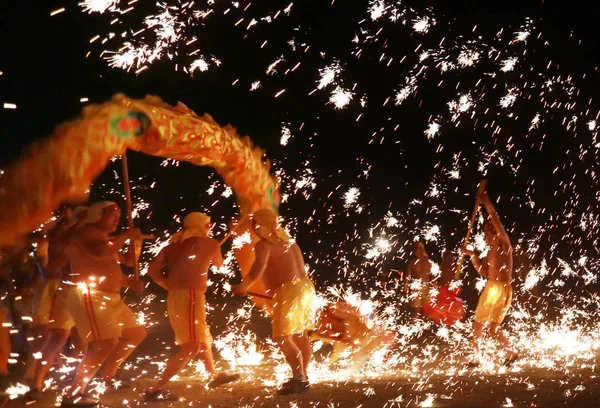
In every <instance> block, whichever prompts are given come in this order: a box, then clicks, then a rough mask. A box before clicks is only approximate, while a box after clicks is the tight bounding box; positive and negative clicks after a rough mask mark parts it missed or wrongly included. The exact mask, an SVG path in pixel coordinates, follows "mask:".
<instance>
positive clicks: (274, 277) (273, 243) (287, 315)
mask: <svg viewBox="0 0 600 408" xmlns="http://www.w3.org/2000/svg"><path fill="white" fill-rule="evenodd" d="M252 227H253V229H254V233H255V234H256V235H257V236H258V237H259V238H260V241H258V242H257V243H256V246H255V248H254V252H255V255H256V259H255V261H254V264H253V265H252V268H251V270H250V272H249V273H248V275H247V276H246V277H245V278H244V280H243V281H242V283H241V284H239V285H233V286H232V289H233V292H234V293H235V294H236V295H239V296H246V295H247V294H248V289H249V288H251V287H252V285H253V284H254V283H256V282H257V281H258V280H260V279H262V281H263V283H264V285H265V287H266V289H267V291H268V292H269V293H271V294H273V303H274V308H273V313H272V314H271V318H272V321H273V340H274V341H275V342H276V343H277V345H278V346H279V348H280V349H281V351H282V352H283V354H284V355H285V358H286V360H287V362H288V364H289V365H290V367H291V368H292V374H293V377H292V378H291V379H290V380H289V381H287V382H286V383H284V384H283V386H282V387H281V388H280V389H279V391H278V394H280V395H285V394H293V393H298V392H302V391H306V390H308V389H309V388H310V384H309V382H308V376H307V374H306V368H307V366H308V363H309V362H310V358H311V356H312V349H311V346H310V341H309V339H308V330H312V329H313V328H314V320H315V314H316V302H315V301H316V297H317V296H316V293H315V287H314V286H313V284H312V282H311V281H310V279H309V278H308V275H307V273H306V270H305V269H304V259H303V258H302V252H301V251H300V247H299V246H298V245H297V244H295V243H292V242H290V238H289V237H288V236H287V234H286V233H285V231H283V229H281V228H280V227H279V226H278V223H277V216H276V215H275V213H274V212H273V211H271V210H259V211H257V212H255V213H254V215H253V217H252Z"/></svg>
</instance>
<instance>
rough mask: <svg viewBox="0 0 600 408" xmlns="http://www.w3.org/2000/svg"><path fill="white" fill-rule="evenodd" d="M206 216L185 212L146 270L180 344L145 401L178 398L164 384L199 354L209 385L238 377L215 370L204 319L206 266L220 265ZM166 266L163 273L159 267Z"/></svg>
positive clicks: (221, 259)
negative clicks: (163, 296)
mask: <svg viewBox="0 0 600 408" xmlns="http://www.w3.org/2000/svg"><path fill="white" fill-rule="evenodd" d="M210 228H211V222H210V218H209V217H208V216H207V215H205V214H202V213H199V212H193V213H190V214H188V215H187V216H186V217H185V219H184V221H183V229H182V230H181V231H179V232H178V233H176V234H175V235H173V236H172V237H171V242H170V244H169V245H168V246H167V247H165V248H163V249H162V251H160V253H159V254H158V255H157V256H156V258H154V259H153V260H152V262H151V263H150V266H149V267H148V275H150V277H151V278H152V279H153V280H154V281H155V282H156V283H157V284H159V285H160V286H162V287H163V288H165V289H166V290H167V292H168V295H167V311H168V314H169V320H170V322H171V326H172V327H173V331H174V332H175V342H176V343H177V345H178V346H180V347H181V350H179V353H177V354H174V355H172V356H171V358H170V359H169V361H168V362H167V366H166V367H165V370H164V371H163V373H162V378H161V379H160V380H159V381H158V382H157V383H156V384H155V385H154V386H152V387H151V388H150V389H148V391H147V393H146V397H145V401H147V402H151V401H156V402H159V401H165V400H176V399H177V397H176V396H175V395H173V394H171V393H169V392H168V391H165V390H163V387H164V386H165V385H166V384H167V383H168V382H169V380H170V379H171V378H172V377H173V376H174V375H176V374H177V373H178V372H179V371H180V370H181V369H182V368H184V367H185V366H186V365H187V364H188V363H189V362H190V360H191V359H192V358H194V357H196V356H197V355H198V354H200V358H201V359H202V362H203V363H204V367H206V370H207V371H208V372H209V373H210V374H211V375H212V376H213V379H212V381H211V382H210V383H209V386H211V387H216V386H219V385H222V384H225V383H228V382H231V381H235V380H237V379H238V378H239V375H229V374H225V373H218V372H217V370H216V369H215V366H214V361H213V354H212V350H211V345H212V336H211V334H210V330H209V327H208V324H207V323H206V298H205V295H204V294H205V292H206V281H207V277H208V268H209V267H210V264H211V263H212V264H213V265H215V266H216V267H221V266H222V265H223V257H222V255H221V246H220V245H219V242H218V241H217V240H215V239H213V238H209V237H208V233H209V231H210ZM163 268H166V269H167V273H166V274H164V273H163V272H162V269H163Z"/></svg>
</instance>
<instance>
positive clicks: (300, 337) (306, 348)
mask: <svg viewBox="0 0 600 408" xmlns="http://www.w3.org/2000/svg"><path fill="white" fill-rule="evenodd" d="M293 338H294V343H296V346H297V347H298V348H299V349H300V352H301V353H302V368H303V371H304V376H305V377H306V378H308V373H307V369H308V365H309V364H310V359H311V358H312V347H311V345H310V340H309V339H308V332H306V331H304V332H302V333H298V334H294V335H293Z"/></svg>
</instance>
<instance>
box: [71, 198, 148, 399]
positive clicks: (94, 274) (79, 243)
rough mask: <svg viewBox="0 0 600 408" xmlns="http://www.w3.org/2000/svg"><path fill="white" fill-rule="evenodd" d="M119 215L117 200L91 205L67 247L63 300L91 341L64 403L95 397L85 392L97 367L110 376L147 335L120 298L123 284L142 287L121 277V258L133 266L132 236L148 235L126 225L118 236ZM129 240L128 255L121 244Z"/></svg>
mask: <svg viewBox="0 0 600 408" xmlns="http://www.w3.org/2000/svg"><path fill="white" fill-rule="evenodd" d="M120 218H121V210H120V209H119V207H118V206H117V204H115V203H113V202H109V201H103V202H98V203H94V204H92V205H91V206H90V208H89V211H88V216H87V219H86V220H85V222H84V224H85V225H84V226H83V227H81V228H80V229H79V230H78V231H77V233H76V234H75V235H74V237H73V238H72V239H71V240H70V242H69V244H68V245H67V248H66V254H67V256H68V257H69V262H70V264H71V270H72V274H73V280H74V282H75V284H76V285H77V289H76V290H73V291H71V292H70V293H69V295H68V299H67V305H68V308H69V311H70V312H71V314H72V317H73V320H74V321H75V325H76V327H77V330H78V332H79V334H80V336H81V337H82V338H83V339H84V340H86V341H88V342H89V346H88V350H87V352H86V354H85V355H84V357H83V359H82V360H81V362H80V364H79V366H78V368H77V371H76V373H75V377H74V379H73V383H72V386H71V389H70V390H69V391H68V392H67V394H66V395H64V396H63V400H62V406H90V405H94V404H95V403H97V400H95V399H93V398H91V397H89V396H86V395H85V390H86V388H87V385H88V383H89V382H90V381H91V379H92V378H93V377H94V376H95V374H96V373H97V372H98V370H100V373H99V374H100V377H101V378H102V379H103V380H105V381H111V380H112V379H113V378H114V376H115V374H116V372H117V369H118V368H119V366H120V365H121V363H123V361H125V359H126V358H127V357H128V356H129V355H130V354H131V353H132V352H133V350H134V349H135V348H136V347H137V346H138V345H139V344H140V343H141V342H142V340H143V339H144V338H145V337H146V329H145V328H144V327H143V326H140V325H139V324H138V322H137V318H136V315H135V314H134V313H133V311H131V309H130V308H129V307H127V306H126V305H125V303H124V302H123V299H121V295H120V291H121V288H122V287H128V288H131V289H133V290H136V291H141V290H142V289H143V287H144V285H143V283H142V282H140V281H139V280H137V279H135V278H127V277H125V276H124V275H123V274H122V272H121V268H120V265H119V264H120V263H124V264H126V265H129V266H132V265H133V264H134V263H135V262H136V261H137V260H136V259H135V253H134V251H135V247H136V241H138V242H141V241H142V240H143V239H145V238H147V237H145V236H143V235H142V233H141V232H140V230H139V229H136V228H130V229H128V230H127V231H125V232H124V233H122V234H120V235H116V236H111V235H110V234H111V233H112V232H114V231H115V230H116V228H117V226H118V224H119V220H120ZM127 241H130V245H129V251H128V253H127V254H126V255H123V254H121V253H120V250H121V248H122V247H123V246H124V245H125V243H126V242H127Z"/></svg>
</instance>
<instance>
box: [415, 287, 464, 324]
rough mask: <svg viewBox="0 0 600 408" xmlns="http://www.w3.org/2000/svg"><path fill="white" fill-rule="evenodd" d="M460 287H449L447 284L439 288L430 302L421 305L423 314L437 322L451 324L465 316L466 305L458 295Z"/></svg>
mask: <svg viewBox="0 0 600 408" xmlns="http://www.w3.org/2000/svg"><path fill="white" fill-rule="evenodd" d="M461 290H462V288H461V287H460V286H459V287H457V288H455V289H450V288H449V287H448V285H445V286H442V287H441V288H440V293H439V294H438V296H437V297H436V298H435V299H433V300H432V301H431V302H429V303H427V304H426V305H425V306H423V314H425V316H427V317H428V318H430V319H431V320H433V321H434V322H436V323H439V324H445V325H452V324H454V323H456V322H458V321H460V320H462V319H464V318H465V314H466V309H467V306H466V305H465V302H464V300H462V299H461V298H459V297H458V294H460V292H461Z"/></svg>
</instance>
